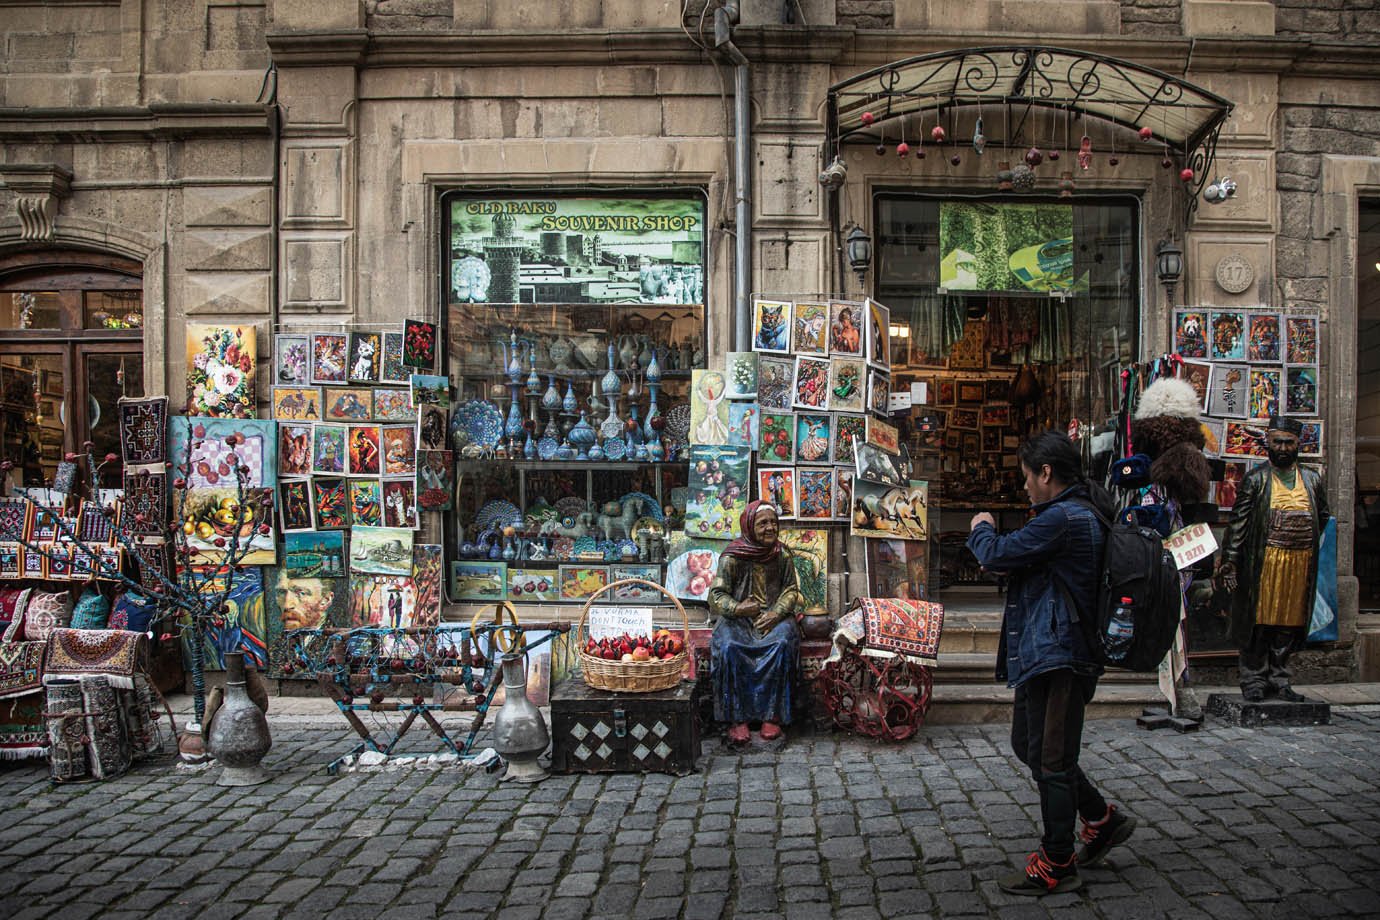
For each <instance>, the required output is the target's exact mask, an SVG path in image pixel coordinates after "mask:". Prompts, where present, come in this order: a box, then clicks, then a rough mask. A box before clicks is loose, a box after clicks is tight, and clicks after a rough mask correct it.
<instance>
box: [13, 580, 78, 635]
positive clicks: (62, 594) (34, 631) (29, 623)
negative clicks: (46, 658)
mask: <svg viewBox="0 0 1380 920" xmlns="http://www.w3.org/2000/svg"><path fill="white" fill-rule="evenodd" d="M71 603H72V598H71V595H70V594H68V593H67V592H66V591H58V592H57V593H55V594H50V593H48V592H47V591H35V592H34V593H33V595H32V596H31V597H30V598H29V607H28V609H27V610H25V611H24V638H25V639H27V640H28V641H30V642H46V641H47V640H48V634H49V633H51V632H52V631H53V630H55V629H57V628H58V627H65V626H66V625H67V624H68V623H70V622H71V621H72V607H71Z"/></svg>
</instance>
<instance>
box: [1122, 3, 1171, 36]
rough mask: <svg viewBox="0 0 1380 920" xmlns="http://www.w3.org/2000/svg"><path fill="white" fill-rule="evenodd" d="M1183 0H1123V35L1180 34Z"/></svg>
mask: <svg viewBox="0 0 1380 920" xmlns="http://www.w3.org/2000/svg"><path fill="white" fill-rule="evenodd" d="M1181 6H1182V0H1121V33H1122V34H1123V35H1178V34H1179V33H1180V32H1181V31H1182V30H1183V22H1182V10H1181Z"/></svg>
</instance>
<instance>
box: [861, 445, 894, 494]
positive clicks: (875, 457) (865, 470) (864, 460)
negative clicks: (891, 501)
mask: <svg viewBox="0 0 1380 920" xmlns="http://www.w3.org/2000/svg"><path fill="white" fill-rule="evenodd" d="M853 455H854V463H855V466H854V470H855V472H856V474H857V478H858V479H859V480H862V481H866V482H877V483H881V484H883V485H889V486H899V485H902V484H904V483H905V478H904V477H903V476H902V475H901V458H900V456H899V455H897V454H892V453H888V452H886V451H884V450H882V449H881V448H879V447H874V446H873V445H871V444H867V443H865V442H863V441H854V442H853Z"/></svg>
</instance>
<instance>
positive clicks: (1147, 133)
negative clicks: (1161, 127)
mask: <svg viewBox="0 0 1380 920" xmlns="http://www.w3.org/2000/svg"><path fill="white" fill-rule="evenodd" d="M1139 133H1140V139H1141V140H1143V141H1148V140H1150V138H1152V137H1154V136H1155V132H1154V131H1152V130H1151V129H1150V128H1149V126H1146V127H1144V128H1141V129H1140V132H1139Z"/></svg>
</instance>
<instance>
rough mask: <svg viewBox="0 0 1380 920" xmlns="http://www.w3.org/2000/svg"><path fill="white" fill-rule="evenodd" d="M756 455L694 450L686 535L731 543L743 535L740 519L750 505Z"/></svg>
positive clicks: (738, 449) (701, 446)
mask: <svg viewBox="0 0 1380 920" xmlns="http://www.w3.org/2000/svg"><path fill="white" fill-rule="evenodd" d="M751 465H752V452H751V451H750V450H748V449H747V448H746V447H727V446H720V445H711V444H696V445H693V446H691V448H690V476H689V486H690V496H689V498H688V500H687V501H686V506H685V532H686V533H687V534H688V535H690V536H692V537H709V538H712V539H719V540H728V539H732V538H734V537H737V536H739V535H740V534H741V529H740V527H739V521H738V516H739V515H740V514H742V511H743V509H744V508H746V507H747V502H748V491H749V489H748V472H749V470H750V468H751Z"/></svg>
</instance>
